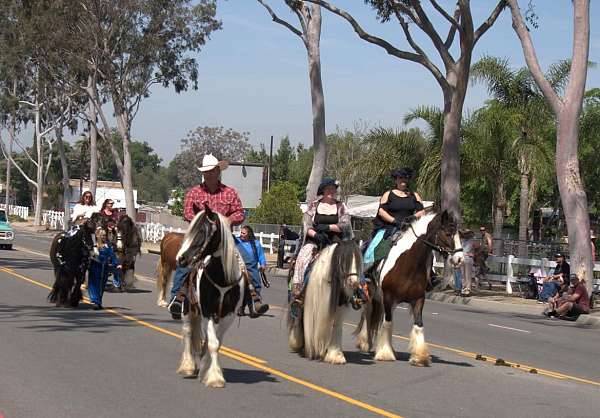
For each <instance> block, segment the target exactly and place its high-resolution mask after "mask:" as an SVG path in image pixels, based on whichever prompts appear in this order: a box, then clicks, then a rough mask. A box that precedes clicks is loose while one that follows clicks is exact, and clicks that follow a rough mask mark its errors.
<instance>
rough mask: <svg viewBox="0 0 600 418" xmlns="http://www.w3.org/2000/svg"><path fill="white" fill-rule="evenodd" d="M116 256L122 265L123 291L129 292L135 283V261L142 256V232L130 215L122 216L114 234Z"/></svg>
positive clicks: (113, 241) (113, 242)
mask: <svg viewBox="0 0 600 418" xmlns="http://www.w3.org/2000/svg"><path fill="white" fill-rule="evenodd" d="M112 245H113V248H114V250H115V255H116V256H117V259H118V260H119V263H120V264H121V265H122V270H121V273H120V274H121V275H122V276H121V290H124V291H129V290H131V289H132V288H133V282H134V281H135V260H136V258H137V256H138V255H139V254H141V247H142V238H141V235H140V232H139V230H138V228H137V226H136V225H135V222H133V219H131V218H130V217H129V216H128V215H126V214H125V215H121V217H120V218H119V221H118V222H117V226H116V227H115V231H114V232H113V234H112Z"/></svg>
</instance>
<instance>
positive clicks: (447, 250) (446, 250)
mask: <svg viewBox="0 0 600 418" xmlns="http://www.w3.org/2000/svg"><path fill="white" fill-rule="evenodd" d="M410 230H411V231H412V233H413V234H414V235H415V237H416V238H417V240H418V241H421V242H422V243H423V244H425V245H426V246H428V247H429V248H431V249H433V250H435V251H437V252H438V253H440V254H442V255H444V256H445V257H448V256H449V255H450V254H456V253H458V252H461V251H463V249H462V248H455V249H451V248H444V247H442V246H441V245H438V244H437V239H438V238H437V234H436V236H435V240H436V243H433V242H431V241H429V240H427V239H425V238H423V237H422V236H419V235H417V233H416V232H415V229H414V228H413V226H412V224H410Z"/></svg>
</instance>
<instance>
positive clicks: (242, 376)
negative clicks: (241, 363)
mask: <svg viewBox="0 0 600 418" xmlns="http://www.w3.org/2000/svg"><path fill="white" fill-rule="evenodd" d="M223 375H224V376H225V381H226V382H227V383H246V384H251V383H259V382H269V383H277V379H276V378H275V377H273V376H271V375H270V374H269V373H267V372H263V371H262V370H239V369H228V368H223Z"/></svg>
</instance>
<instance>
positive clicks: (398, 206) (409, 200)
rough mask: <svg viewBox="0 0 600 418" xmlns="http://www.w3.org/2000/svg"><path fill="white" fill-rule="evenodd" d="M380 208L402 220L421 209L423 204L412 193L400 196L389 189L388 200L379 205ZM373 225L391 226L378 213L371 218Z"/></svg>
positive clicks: (397, 219) (378, 226) (376, 227)
mask: <svg viewBox="0 0 600 418" xmlns="http://www.w3.org/2000/svg"><path fill="white" fill-rule="evenodd" d="M381 208H383V209H384V210H385V211H386V212H387V213H389V214H390V215H391V216H393V217H394V219H395V220H396V221H400V222H402V220H403V219H404V218H407V217H409V216H410V215H414V214H415V213H417V212H419V211H421V210H423V204H422V203H421V202H419V201H418V200H417V198H416V197H415V194H414V193H409V194H408V196H405V197H400V196H398V195H397V194H396V193H394V192H393V191H391V190H390V193H389V195H388V201H387V203H384V204H383V205H381ZM373 225H374V226H375V229H380V228H384V227H387V226H391V224H389V223H388V222H386V221H384V220H383V218H381V216H380V215H379V213H378V214H377V217H376V218H375V219H374V220H373Z"/></svg>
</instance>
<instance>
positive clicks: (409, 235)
mask: <svg viewBox="0 0 600 418" xmlns="http://www.w3.org/2000/svg"><path fill="white" fill-rule="evenodd" d="M436 216H438V214H437V213H428V214H427V215H423V216H421V217H420V218H419V219H417V220H416V221H414V222H413V223H412V224H411V227H412V229H411V228H410V227H409V228H408V229H407V230H406V231H404V232H403V234H402V236H401V237H400V239H399V240H398V241H396V243H395V244H394V246H393V247H392V249H391V250H390V253H389V254H388V256H387V259H386V260H385V263H384V265H383V269H382V270H381V275H380V277H381V278H383V277H385V275H386V274H387V272H388V271H390V270H391V269H392V267H394V264H396V260H397V259H398V257H400V256H401V255H402V254H404V253H405V252H406V251H408V250H410V249H411V247H412V246H413V244H414V243H415V242H417V237H420V236H421V235H424V234H426V233H427V230H428V226H429V224H430V223H431V222H432V221H433V220H434V219H435V217H436ZM413 231H414V233H413Z"/></svg>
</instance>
